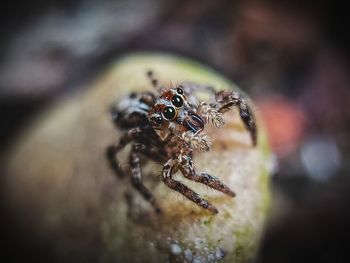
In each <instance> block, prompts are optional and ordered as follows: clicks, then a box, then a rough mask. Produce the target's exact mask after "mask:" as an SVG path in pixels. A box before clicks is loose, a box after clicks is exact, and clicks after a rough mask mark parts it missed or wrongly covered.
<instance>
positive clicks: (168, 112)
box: [163, 106, 175, 120]
mask: <svg viewBox="0 0 350 263" xmlns="http://www.w3.org/2000/svg"><path fill="white" fill-rule="evenodd" d="M163 116H164V118H165V119H168V120H172V119H174V118H175V109H174V108H173V107H169V106H168V107H165V108H164V110H163Z"/></svg>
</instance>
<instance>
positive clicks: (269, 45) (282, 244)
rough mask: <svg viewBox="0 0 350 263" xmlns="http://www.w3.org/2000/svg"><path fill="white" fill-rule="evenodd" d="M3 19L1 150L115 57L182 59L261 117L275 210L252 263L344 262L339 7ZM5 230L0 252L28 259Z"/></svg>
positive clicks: (239, 4)
mask: <svg viewBox="0 0 350 263" xmlns="http://www.w3.org/2000/svg"><path fill="white" fill-rule="evenodd" d="M0 14H1V15H0V19H1V23H0V38H1V41H0V118H1V129H0V145H1V149H0V150H1V152H4V151H5V150H6V149H7V148H8V146H9V145H10V144H11V142H12V141H13V140H14V139H15V138H16V134H19V133H20V131H21V129H22V128H23V127H25V125H26V123H28V122H29V121H30V119H31V118H32V117H34V116H36V114H38V113H40V111H42V110H44V109H45V108H46V107H47V106H48V105H50V104H52V103H53V102H54V101H56V100H58V99H60V98H62V97H64V96H69V95H70V94H72V93H73V92H74V91H76V90H78V89H84V87H86V86H87V85H85V84H86V83H88V82H89V81H90V80H93V79H94V78H96V77H97V76H98V74H99V73H100V72H103V71H104V70H105V69H106V67H107V66H108V65H109V63H110V62H112V61H113V60H115V59H116V58H117V57H118V56H119V55H122V54H125V53H127V52H130V51H144V50H154V51H166V52H171V53H175V54H180V55H185V56H188V57H190V58H194V59H197V60H199V61H201V62H204V63H206V64H209V65H210V66H212V67H214V68H216V69H217V70H219V71H221V72H223V73H225V74H226V75H227V76H228V77H230V78H231V79H233V80H234V81H235V82H236V83H237V84H238V85H239V86H240V87H241V88H242V89H243V90H244V91H245V92H246V93H247V94H249V95H250V96H251V97H252V98H253V101H254V102H255V103H256V106H257V111H258V112H259V114H261V115H262V116H263V119H264V122H265V126H266V129H267V131H268V135H269V139H270V143H271V148H272V150H273V152H274V174H273V178H272V188H273V205H272V209H271V216H270V220H269V224H268V227H267V230H266V233H265V235H264V239H263V243H262V246H261V249H260V253H259V257H258V259H257V262H349V261H350V255H349V252H348V251H349V249H350V246H349V240H350V211H348V210H347V208H348V205H349V204H350V202H349V201H350V195H349V193H350V178H349V176H350V175H349V171H350V140H349V134H350V107H349V104H350V89H349V82H350V68H349V62H350V56H349V55H350V49H349V47H350V46H349V44H350V42H349V38H348V35H349V33H348V31H349V30H348V24H349V23H347V22H348V20H349V19H348V17H349V14H348V9H347V8H345V7H343V6H340V5H339V1H331V0H319V1H316V0H308V1H303V2H302V3H299V2H298V1H288V0H282V1H272V0H271V1H262V0H261V1H257V0H246V1H234V0H217V1H203V0H202V1H199V0H198V1H195V0H188V1H184V0H145V1H137V0H129V1H127V0H119V1H110V0H100V1H97V0H90V1H88V0H80V1H73V0H63V1H59V0H48V1H43V0H32V1H27V2H22V1H17V0H14V1H5V3H3V4H2V8H1V10H0ZM348 103H349V104H348ZM11 227H12V225H11V222H10V220H9V219H6V218H5V217H2V222H1V229H2V230H7V231H2V232H3V233H4V234H3V246H2V248H4V250H7V249H10V248H11V250H8V253H13V252H16V250H17V249H18V248H21V253H22V254H21V255H17V256H18V257H19V258H21V259H24V258H25V257H26V256H27V255H28V254H31V253H36V252H37V251H36V249H39V248H32V247H30V246H29V247H27V245H28V242H26V241H25V240H22V239H18V238H17V237H13V236H12V233H13V232H12V231H11ZM14 248H15V249H14ZM9 251H10V252H9Z"/></svg>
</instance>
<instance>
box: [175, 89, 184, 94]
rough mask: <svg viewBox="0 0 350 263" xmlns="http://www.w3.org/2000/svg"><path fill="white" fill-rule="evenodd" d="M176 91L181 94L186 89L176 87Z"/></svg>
mask: <svg viewBox="0 0 350 263" xmlns="http://www.w3.org/2000/svg"><path fill="white" fill-rule="evenodd" d="M176 92H177V93H178V94H180V95H183V94H184V90H183V89H182V88H177V89H176Z"/></svg>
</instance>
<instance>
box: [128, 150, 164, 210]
mask: <svg viewBox="0 0 350 263" xmlns="http://www.w3.org/2000/svg"><path fill="white" fill-rule="evenodd" d="M144 149H145V146H144V145H142V144H134V145H132V148H131V152H130V156H129V163H130V167H131V183H132V185H133V186H134V188H135V189H136V190H137V191H138V192H139V193H140V194H141V195H142V196H143V198H144V199H145V200H146V201H148V202H149V203H150V204H151V205H152V206H153V207H154V209H155V210H156V212H157V213H160V212H161V209H160V207H159V206H158V204H157V202H156V200H155V198H154V196H153V195H152V193H151V192H150V191H149V190H148V189H147V188H146V187H145V185H144V184H143V183H142V170H141V166H140V156H139V155H140V153H141V152H142V151H143V150H144Z"/></svg>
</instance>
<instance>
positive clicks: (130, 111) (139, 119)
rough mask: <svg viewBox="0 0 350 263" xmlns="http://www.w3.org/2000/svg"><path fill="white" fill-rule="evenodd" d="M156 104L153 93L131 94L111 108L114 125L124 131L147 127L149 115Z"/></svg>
mask: <svg viewBox="0 0 350 263" xmlns="http://www.w3.org/2000/svg"><path fill="white" fill-rule="evenodd" d="M154 103H155V97H154V95H153V94H152V93H149V92H144V93H131V94H130V95H129V96H126V97H124V98H122V100H120V101H119V102H118V103H116V104H115V105H113V106H112V107H111V111H110V112H111V116H112V120H113V123H114V124H115V125H116V126H118V127H119V128H122V129H129V128H133V127H137V126H143V125H147V124H148V119H147V114H148V112H149V110H150V108H151V107H152V106H153V105H154Z"/></svg>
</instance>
